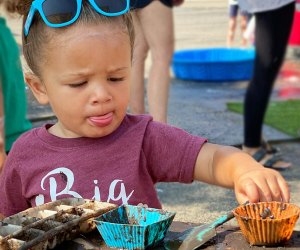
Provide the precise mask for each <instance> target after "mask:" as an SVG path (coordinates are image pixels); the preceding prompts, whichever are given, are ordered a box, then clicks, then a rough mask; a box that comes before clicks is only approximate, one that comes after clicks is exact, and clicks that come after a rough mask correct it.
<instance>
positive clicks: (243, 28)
mask: <svg viewBox="0 0 300 250" xmlns="http://www.w3.org/2000/svg"><path fill="white" fill-rule="evenodd" d="M247 24H248V17H247V16H243V15H241V16H240V27H241V33H242V42H241V46H242V47H246V46H247V39H245V38H244V32H245V31H246V29H247Z"/></svg>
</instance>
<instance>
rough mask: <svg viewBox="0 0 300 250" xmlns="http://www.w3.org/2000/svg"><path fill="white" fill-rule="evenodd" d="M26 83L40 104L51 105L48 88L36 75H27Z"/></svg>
mask: <svg viewBox="0 0 300 250" xmlns="http://www.w3.org/2000/svg"><path fill="white" fill-rule="evenodd" d="M25 81H26V83H27V85H28V87H29V88H30V89H31V91H32V93H33V95H34V96H35V98H36V99H37V101H38V102H39V103H40V104H48V103H49V99H48V95H47V90H46V87H45V85H44V84H43V83H42V82H41V80H40V79H39V78H38V77H37V76H36V75H34V74H32V73H26V74H25Z"/></svg>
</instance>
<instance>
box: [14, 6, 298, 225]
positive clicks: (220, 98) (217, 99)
mask: <svg viewBox="0 0 300 250" xmlns="http://www.w3.org/2000/svg"><path fill="white" fill-rule="evenodd" d="M226 4H227V1H222V0H211V1H199V0H189V1H186V2H185V3H184V5H183V6H182V7H178V8H174V19H175V30H176V49H183V48H195V47H223V46H224V45H225V36H226V30H227V12H226V11H227V6H226ZM9 25H11V27H12V29H13V31H14V33H15V36H16V38H17V40H18V41H20V35H19V34H20V20H16V19H12V18H9ZM236 45H238V42H237V43H236ZM290 54H291V53H289V55H290ZM286 65H294V66H295V67H293V70H294V71H295V72H296V73H295V75H293V76H292V77H293V78H292V80H291V79H290V78H289V79H287V80H286V79H285V80H284V79H278V83H277V85H276V89H275V91H274V94H273V98H274V99H275V98H277V97H278V86H279V85H280V84H281V83H282V82H286V81H289V80H291V81H292V83H293V84H296V85H297V86H299V83H300V80H299V77H298V76H299V75H298V73H297V69H300V67H299V65H300V63H299V60H298V59H293V58H291V57H289V58H288V60H287V61H286ZM147 69H148V68H147ZM295 69H296V70H295ZM294 71H293V72H294ZM246 85H247V82H237V83H221V84H220V83H218V84H217V83H199V82H190V81H189V82H186V81H180V80H177V79H173V80H172V85H171V93H170V104H169V122H170V123H171V124H173V125H176V126H179V127H181V128H183V129H186V130H187V131H189V132H191V133H193V134H196V135H202V136H205V137H207V138H209V139H210V141H211V142H214V143H220V144H226V145H239V144H241V143H242V137H243V131H242V125H243V123H242V116H241V115H238V114H235V113H232V112H229V111H228V110H227V109H226V102H227V101H230V100H242V99H243V96H244V92H245V87H246ZM28 99H29V116H30V117H31V118H35V117H40V116H41V115H44V116H48V115H51V111H50V110H49V108H48V107H46V108H45V107H41V106H39V105H37V104H36V102H35V101H33V99H32V97H31V95H30V93H28ZM295 112H299V111H295ZM278 115H282V118H283V119H284V114H278ZM42 123H43V122H35V126H38V125H40V124H42ZM299 127H300V124H299ZM264 134H265V136H266V138H268V139H269V140H271V141H274V142H275V143H277V144H278V146H279V147H280V148H281V150H282V152H283V154H284V155H285V158H286V159H288V160H290V161H291V162H292V163H293V168H292V169H290V170H287V171H285V172H283V175H284V176H285V177H286V179H287V180H288V182H289V184H290V188H291V192H292V202H293V203H296V204H298V205H300V196H299V190H300V184H299V179H300V171H299V168H300V158H299V152H300V141H299V140H291V138H290V137H289V136H287V135H286V134H283V133H281V132H279V131H277V130H275V129H272V128H270V127H268V126H266V127H265V128H264ZM157 188H158V192H159V195H160V197H161V200H162V202H163V206H164V207H165V208H166V209H169V210H173V211H177V215H176V220H182V221H191V222H201V223H203V222H209V221H211V220H213V219H215V218H216V217H218V216H220V215H221V214H224V213H225V212H227V211H229V210H231V209H232V208H234V207H235V206H236V205H237V204H236V202H235V199H234V194H233V192H232V191H231V190H226V189H222V188H219V187H214V186H209V185H206V184H203V183H194V184H192V185H182V184H159V185H158V186H157Z"/></svg>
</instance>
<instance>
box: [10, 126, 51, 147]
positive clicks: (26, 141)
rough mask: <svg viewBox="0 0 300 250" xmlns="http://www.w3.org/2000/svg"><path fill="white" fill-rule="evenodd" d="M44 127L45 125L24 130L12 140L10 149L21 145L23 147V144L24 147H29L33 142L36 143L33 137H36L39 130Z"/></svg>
mask: <svg viewBox="0 0 300 250" xmlns="http://www.w3.org/2000/svg"><path fill="white" fill-rule="evenodd" d="M44 129H45V127H38V128H32V129H30V130H28V131H26V132H24V133H23V134H21V135H20V136H19V138H18V139H17V140H16V141H15V142H14V144H13V147H12V149H13V148H20V147H21V148H22V147H24V145H26V147H30V144H35V143H36V140H35V138H36V139H37V138H38V134H39V133H40V131H42V130H44Z"/></svg>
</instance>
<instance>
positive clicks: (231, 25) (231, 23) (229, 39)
mask: <svg viewBox="0 0 300 250" xmlns="http://www.w3.org/2000/svg"><path fill="white" fill-rule="evenodd" d="M236 19H237V18H236V17H230V19H229V22H228V32H227V47H228V48H231V47H232V44H233V39H234V33H235V29H236Z"/></svg>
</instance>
